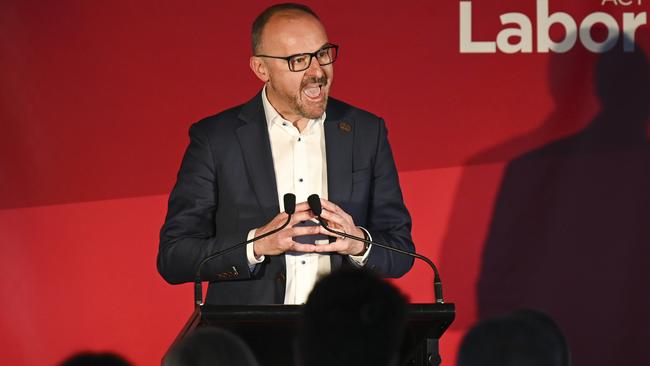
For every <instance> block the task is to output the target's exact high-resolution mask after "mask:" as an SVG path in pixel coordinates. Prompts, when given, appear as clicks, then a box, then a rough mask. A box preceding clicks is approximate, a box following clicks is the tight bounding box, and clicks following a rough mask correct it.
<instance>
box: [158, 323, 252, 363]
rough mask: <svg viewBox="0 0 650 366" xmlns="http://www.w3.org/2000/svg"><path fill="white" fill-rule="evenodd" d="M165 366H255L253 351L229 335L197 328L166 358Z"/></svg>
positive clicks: (228, 333)
mask: <svg viewBox="0 0 650 366" xmlns="http://www.w3.org/2000/svg"><path fill="white" fill-rule="evenodd" d="M164 365H165V366H257V365H258V363H257V360H256V359H255V356H254V355H253V351H251V349H250V348H249V347H248V345H247V344H246V343H244V341H243V340H242V339H241V338H239V337H238V336H236V335H234V334H232V333H231V332H229V331H227V330H225V329H220V328H214V327H206V328H199V329H197V330H195V331H193V332H192V333H190V334H189V335H188V336H187V337H185V338H183V339H182V340H181V341H180V342H179V343H178V344H176V345H174V346H173V347H172V349H171V350H170V352H169V354H168V355H167V356H166V357H165V361H164Z"/></svg>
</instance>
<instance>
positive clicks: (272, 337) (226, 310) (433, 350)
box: [172, 303, 456, 366]
mask: <svg viewBox="0 0 650 366" xmlns="http://www.w3.org/2000/svg"><path fill="white" fill-rule="evenodd" d="M455 311H456V310H455V306H454V304H439V303H437V304H410V305H409V309H408V324H407V329H406V334H405V337H404V341H403V343H402V347H401V351H400V352H401V355H400V357H401V362H400V365H404V366H406V365H409V366H425V365H426V366H435V365H439V364H440V355H439V352H438V340H439V339H440V337H441V336H442V334H443V333H444V332H445V330H447V328H448V327H449V325H451V323H452V322H453V320H454V317H455ZM301 312H302V305H237V306H224V305H205V304H204V305H201V306H197V307H196V308H195V310H194V313H192V316H191V317H190V319H189V320H188V321H187V323H186V324H185V326H184V327H183V329H182V330H181V332H180V333H179V334H178V336H177V337H176V340H175V341H174V343H176V342H178V341H179V340H181V339H182V338H183V337H185V336H186V335H187V334H188V333H189V332H191V331H192V330H193V329H195V328H197V327H209V326H217V327H221V328H225V329H228V330H230V331H231V332H233V333H235V334H237V335H238V336H240V337H241V338H242V339H243V340H244V341H245V342H246V343H248V345H249V346H250V347H251V349H252V350H253V352H255V356H256V357H257V359H258V360H259V362H260V364H261V365H262V366H285V365H286V366H291V365H293V364H294V352H293V351H294V350H293V347H294V338H295V335H296V331H297V327H298V322H299V320H300V316H301ZM172 346H173V345H172Z"/></svg>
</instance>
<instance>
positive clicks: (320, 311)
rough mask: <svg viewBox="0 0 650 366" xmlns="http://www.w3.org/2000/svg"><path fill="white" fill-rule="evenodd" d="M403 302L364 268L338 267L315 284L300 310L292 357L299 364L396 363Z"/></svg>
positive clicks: (379, 365) (360, 365) (403, 323)
mask: <svg viewBox="0 0 650 366" xmlns="http://www.w3.org/2000/svg"><path fill="white" fill-rule="evenodd" d="M405 326H406V300H405V298H404V297H403V296H402V294H401V293H400V292H399V291H398V290H397V288H395V287H394V286H393V285H391V284H389V283H388V282H386V281H385V280H383V279H381V278H380V277H379V276H378V275H377V274H375V273H374V272H371V271H369V270H366V269H341V270H339V271H337V272H334V273H332V274H330V275H329V276H327V277H325V278H323V279H322V280H320V281H319V282H318V283H317V284H316V286H315V287H314V289H313V291H312V293H311V294H310V295H309V298H308V300H307V304H306V305H305V309H304V316H303V321H302V327H301V329H300V332H299V337H298V342H297V345H298V350H297V352H296V354H297V355H298V358H299V360H297V364H298V365H304V366H320V365H323V366H325V365H326V366H333V365H336V366H348V365H355V366H364V365H372V366H384V365H385V366H390V365H397V362H398V361H399V350H400V346H401V344H402V337H403V334H404V330H405Z"/></svg>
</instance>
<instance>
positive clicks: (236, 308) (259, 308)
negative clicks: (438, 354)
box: [161, 303, 456, 366]
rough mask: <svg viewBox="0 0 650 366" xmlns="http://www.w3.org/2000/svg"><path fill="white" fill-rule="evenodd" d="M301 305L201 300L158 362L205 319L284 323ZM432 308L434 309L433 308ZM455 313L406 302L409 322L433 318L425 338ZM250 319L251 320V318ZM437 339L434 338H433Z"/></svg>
mask: <svg viewBox="0 0 650 366" xmlns="http://www.w3.org/2000/svg"><path fill="white" fill-rule="evenodd" d="M303 306H304V305H282V304H280V305H209V304H203V305H201V306H197V307H195V308H194V311H193V312H192V314H191V315H190V317H189V319H188V320H187V322H185V325H184V326H183V328H182V329H181V331H180V332H179V333H178V335H177V336H176V338H175V339H174V341H173V342H172V344H171V346H170V347H169V348H168V349H167V351H166V352H165V355H163V358H162V360H161V361H162V362H161V365H163V366H164V360H165V357H166V356H167V353H168V352H169V350H171V349H172V348H173V346H174V345H175V344H176V343H177V342H179V341H180V340H181V339H183V338H184V337H185V336H187V335H188V334H189V333H190V332H191V331H192V330H194V329H195V328H197V327H198V326H199V325H200V324H201V323H202V322H203V321H205V320H206V319H208V318H209V319H211V320H217V321H219V322H221V323H223V324H227V323H238V322H242V321H247V320H250V319H255V318H259V317H264V318H265V320H266V321H267V322H273V321H277V322H279V323H285V322H287V321H292V320H293V321H296V320H297V319H299V317H300V314H301V312H302V308H303ZM434 310H435V311H434ZM455 316H456V306H455V304H453V303H444V304H435V303H434V304H430V303H413V304H409V305H408V318H409V323H413V322H421V321H431V320H432V318H437V320H438V321H437V322H435V326H434V327H432V328H431V329H429V330H428V331H427V332H426V334H425V336H426V338H429V339H435V340H438V339H440V337H441V336H442V334H443V333H444V332H445V331H446V330H447V329H448V328H449V326H450V325H451V323H452V322H453V321H454V318H455ZM253 321H254V320H253ZM436 342H437V341H436Z"/></svg>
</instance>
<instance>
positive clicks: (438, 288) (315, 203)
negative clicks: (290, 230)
mask: <svg viewBox="0 0 650 366" xmlns="http://www.w3.org/2000/svg"><path fill="white" fill-rule="evenodd" d="M307 203H308V204H309V208H310V209H311V211H312V212H313V213H314V215H316V217H317V218H318V222H319V223H320V225H321V226H322V227H324V228H325V230H327V231H329V232H331V233H334V234H336V235H338V236H342V237H345V238H348V239H352V240H357V241H360V242H363V243H366V244H371V245H376V246H378V247H380V248H384V249H387V250H390V251H393V252H397V253H401V254H404V255H408V256H410V257H413V258H417V259H420V260H422V261H424V262H426V263H427V264H428V265H429V266H430V267H431V269H432V270H433V273H434V278H433V293H434V297H435V301H436V304H443V303H444V302H445V300H444V299H443V297H442V281H441V280H440V274H439V273H438V268H437V267H436V265H435V264H433V261H431V259H429V258H427V257H425V256H423V255H421V254H418V253H412V252H408V251H406V250H402V249H398V248H394V247H392V246H390V245H386V244H381V243H378V242H376V241H371V240H367V239H365V238H360V237H357V236H354V235H350V234H348V233H344V232H341V231H337V230H333V229H331V228H330V227H329V226H328V224H327V222H326V221H325V220H324V219H323V218H322V217H320V215H321V213H322V212H323V207H322V205H321V203H320V197H318V195H317V194H312V195H311V196H309V197H308V198H307Z"/></svg>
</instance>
